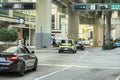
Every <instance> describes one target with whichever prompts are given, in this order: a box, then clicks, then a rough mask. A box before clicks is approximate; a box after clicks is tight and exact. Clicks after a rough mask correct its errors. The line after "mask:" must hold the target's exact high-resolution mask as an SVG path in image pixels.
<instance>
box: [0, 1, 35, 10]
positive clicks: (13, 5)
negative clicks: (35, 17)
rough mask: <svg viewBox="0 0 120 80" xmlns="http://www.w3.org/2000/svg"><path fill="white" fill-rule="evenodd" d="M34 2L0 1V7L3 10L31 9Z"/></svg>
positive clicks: (33, 7)
mask: <svg viewBox="0 0 120 80" xmlns="http://www.w3.org/2000/svg"><path fill="white" fill-rule="evenodd" d="M35 7H36V4H35V3H34V2H3V3H0V9H3V10H9V9H12V10H18V9H19V10H33V9H35Z"/></svg>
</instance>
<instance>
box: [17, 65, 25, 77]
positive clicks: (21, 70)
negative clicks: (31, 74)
mask: <svg viewBox="0 0 120 80" xmlns="http://www.w3.org/2000/svg"><path fill="white" fill-rule="evenodd" d="M24 74H25V64H24V63H23V64H22V66H21V68H20V71H19V72H18V75H19V76H24Z"/></svg>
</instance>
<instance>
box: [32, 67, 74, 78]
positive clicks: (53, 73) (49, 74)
mask: <svg viewBox="0 0 120 80" xmlns="http://www.w3.org/2000/svg"><path fill="white" fill-rule="evenodd" d="M71 67H72V66H68V67H65V68H63V69H60V70H57V71H54V72H52V73H49V74H47V75H44V76H41V77H39V78H36V79H34V80H40V79H44V78H46V77H49V76H51V75H54V74H56V73H59V72H62V71H64V70H67V69H69V68H71Z"/></svg>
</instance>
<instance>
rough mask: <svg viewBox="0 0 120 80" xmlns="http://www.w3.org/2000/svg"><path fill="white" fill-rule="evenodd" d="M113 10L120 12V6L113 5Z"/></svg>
mask: <svg viewBox="0 0 120 80" xmlns="http://www.w3.org/2000/svg"><path fill="white" fill-rule="evenodd" d="M111 9H112V10H120V4H113V5H111Z"/></svg>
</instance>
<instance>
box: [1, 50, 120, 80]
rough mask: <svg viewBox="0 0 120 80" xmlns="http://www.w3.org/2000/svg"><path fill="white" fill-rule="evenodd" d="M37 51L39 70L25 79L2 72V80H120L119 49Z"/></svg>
mask: <svg viewBox="0 0 120 80" xmlns="http://www.w3.org/2000/svg"><path fill="white" fill-rule="evenodd" d="M36 52H37V53H36V55H37V57H38V59H39V63H38V69H37V71H35V72H32V71H27V72H26V74H25V76H23V77H18V76H17V75H16V73H0V80H119V79H118V76H119V74H120V54H119V49H118V50H110V51H102V50H101V49H100V48H87V49H86V50H85V51H77V53H76V54H73V53H60V54H59V53H58V51H57V50H40V51H36Z"/></svg>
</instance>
